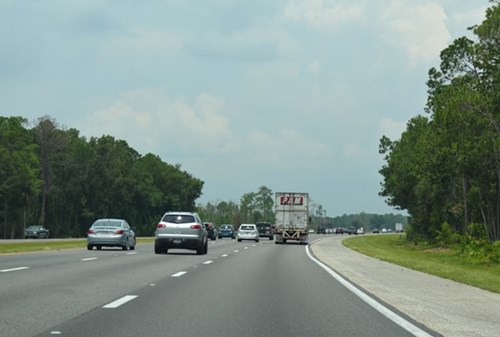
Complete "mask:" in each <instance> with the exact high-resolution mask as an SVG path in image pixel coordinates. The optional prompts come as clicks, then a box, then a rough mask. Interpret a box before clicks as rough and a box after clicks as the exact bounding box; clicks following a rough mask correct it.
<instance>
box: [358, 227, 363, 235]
mask: <svg viewBox="0 0 500 337" xmlns="http://www.w3.org/2000/svg"><path fill="white" fill-rule="evenodd" d="M356 234H365V229H364V228H363V227H361V228H358V229H356Z"/></svg>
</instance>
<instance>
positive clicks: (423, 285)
mask: <svg viewBox="0 0 500 337" xmlns="http://www.w3.org/2000/svg"><path fill="white" fill-rule="evenodd" d="M341 241H342V237H339V236H323V237H322V238H321V239H320V240H319V241H316V242H313V243H312V244H311V245H310V248H311V251H312V252H313V254H314V255H315V256H316V257H317V258H318V259H319V260H320V261H321V262H323V263H324V264H326V265H328V266H329V267H330V268H332V269H333V270H334V271H336V272H337V273H339V274H341V275H342V276H343V277H344V278H346V279H347V280H348V281H351V282H352V283H355V284H357V285H358V286H359V287H361V288H363V289H364V290H365V291H366V292H368V293H370V294H371V295H373V296H375V297H376V298H378V299H380V300H381V301H383V302H385V303H387V304H388V305H390V306H392V307H394V308H396V309H397V310H399V311H400V312H402V313H404V314H405V315H407V316H409V317H411V318H412V319H414V320H416V321H417V322H420V323H421V324H423V325H425V326H427V327H428V328H430V329H432V330H434V331H436V332H438V333H440V334H442V335H443V336H445V337H498V336H500V294H496V293H492V292H489V291H485V290H481V289H478V288H475V287H471V286H468V285H464V284H461V283H457V282H454V281H451V280H446V279H443V278H440V277H436V276H433V275H429V274H425V273H422V272H418V271H415V270H411V269H407V268H404V267H400V266H397V265H393V264H390V263H387V262H384V261H381V260H378V259H376V258H372V257H368V256H365V255H362V254H360V253H357V252H355V251H353V250H351V249H349V248H346V247H345V246H344V245H342V242H341ZM499 282H500V280H499Z"/></svg>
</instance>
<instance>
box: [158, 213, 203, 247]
mask: <svg viewBox="0 0 500 337" xmlns="http://www.w3.org/2000/svg"><path fill="white" fill-rule="evenodd" d="M173 248H176V249H177V248H180V249H189V250H195V251H196V254H198V255H203V254H207V253H208V232H207V230H206V229H205V226H204V225H203V222H202V221H201V219H200V216H199V215H198V214H197V213H193V212H166V213H165V214H164V215H163V217H162V218H161V220H160V222H159V223H158V224H157V225H156V232H155V248H154V250H155V254H161V253H168V250H169V249H173Z"/></svg>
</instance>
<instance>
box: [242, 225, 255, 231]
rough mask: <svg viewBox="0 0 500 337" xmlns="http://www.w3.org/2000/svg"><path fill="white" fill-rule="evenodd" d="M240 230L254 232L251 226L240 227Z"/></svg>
mask: <svg viewBox="0 0 500 337" xmlns="http://www.w3.org/2000/svg"><path fill="white" fill-rule="evenodd" d="M240 229H242V230H245V231H251V230H254V229H255V228H254V227H253V226H241V228H240Z"/></svg>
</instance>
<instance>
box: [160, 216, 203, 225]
mask: <svg viewBox="0 0 500 337" xmlns="http://www.w3.org/2000/svg"><path fill="white" fill-rule="evenodd" d="M161 221H163V222H171V223H190V222H196V220H195V218H194V216H192V215H189V214H187V215H185V214H166V215H165V216H164V217H163V219H161Z"/></svg>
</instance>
